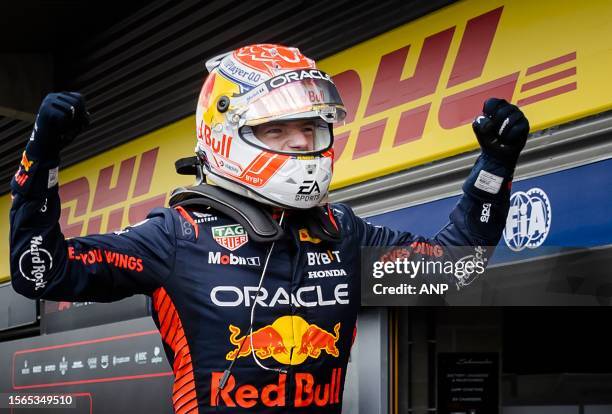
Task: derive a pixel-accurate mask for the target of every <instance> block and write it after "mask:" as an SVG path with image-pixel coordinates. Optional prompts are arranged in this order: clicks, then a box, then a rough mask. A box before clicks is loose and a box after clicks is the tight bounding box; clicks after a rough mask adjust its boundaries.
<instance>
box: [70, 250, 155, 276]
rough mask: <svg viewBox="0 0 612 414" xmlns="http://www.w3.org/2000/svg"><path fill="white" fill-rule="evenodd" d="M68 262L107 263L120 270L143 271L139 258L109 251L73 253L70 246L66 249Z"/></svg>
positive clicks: (85, 263)
mask: <svg viewBox="0 0 612 414" xmlns="http://www.w3.org/2000/svg"><path fill="white" fill-rule="evenodd" d="M68 260H75V261H80V262H82V263H83V264H84V265H93V264H96V263H107V264H110V265H112V266H114V267H117V268H120V269H126V270H132V271H135V272H139V273H140V272H142V271H143V270H144V266H143V264H142V259H141V258H139V257H134V256H130V255H127V254H123V253H117V252H111V251H109V250H101V249H93V250H88V251H86V252H83V253H75V251H74V247H72V246H70V247H68Z"/></svg>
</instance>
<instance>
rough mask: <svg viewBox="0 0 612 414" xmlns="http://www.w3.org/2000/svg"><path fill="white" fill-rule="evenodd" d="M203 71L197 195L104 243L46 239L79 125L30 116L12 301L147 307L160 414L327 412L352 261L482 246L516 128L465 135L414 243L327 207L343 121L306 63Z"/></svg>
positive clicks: (277, 49)
mask: <svg viewBox="0 0 612 414" xmlns="http://www.w3.org/2000/svg"><path fill="white" fill-rule="evenodd" d="M206 66H207V69H208V71H209V75H208V77H207V78H206V80H205V82H204V85H203V87H202V90H201V93H200V96H199V99H198V102H197V113H196V131H197V133H196V136H197V143H196V147H195V152H196V157H194V163H193V164H192V165H191V167H192V170H193V171H194V172H195V174H196V176H197V181H196V182H197V184H196V185H194V186H191V187H185V188H178V189H176V190H175V191H174V192H173V193H172V195H171V197H170V202H169V205H170V207H168V208H156V209H154V210H152V211H151V212H150V214H149V215H148V216H147V219H146V220H144V221H143V222H140V223H138V224H135V225H133V226H131V227H127V228H125V229H123V230H121V231H117V232H115V233H111V234H102V235H89V236H85V237H75V238H72V239H68V240H66V239H65V238H64V236H63V235H62V232H61V229H60V226H59V223H58V221H59V217H60V210H61V206H60V199H59V196H58V173H57V172H58V166H59V162H60V157H59V155H60V149H61V148H63V147H64V146H66V145H67V144H68V143H70V141H71V140H72V139H73V138H74V137H75V136H76V135H77V134H78V133H79V132H80V131H81V130H82V129H83V128H85V127H86V126H87V124H88V113H87V110H86V107H85V102H84V99H83V98H82V96H81V95H79V94H78V93H74V92H63V93H52V94H49V95H48V96H47V97H46V98H45V99H44V100H43V102H42V104H41V107H40V109H39V113H38V116H37V118H36V122H35V125H34V130H33V132H32V135H31V137H30V139H29V141H28V142H27V145H26V148H25V151H24V152H23V155H22V159H21V164H20V166H19V170H18V171H17V173H16V174H15V176H14V178H13V179H12V182H11V190H12V194H13V204H12V208H11V211H10V222H11V232H10V247H11V273H12V284H13V287H14V289H15V290H16V291H17V292H19V293H20V294H22V295H24V296H27V297H29V298H33V299H38V298H44V299H49V300H56V301H60V300H61V301H98V302H110V301H116V300H119V299H122V298H125V297H127V296H130V295H134V294H145V295H148V296H150V297H151V302H152V308H153V315H154V316H153V318H154V320H155V322H156V324H157V326H158V327H159V331H160V334H161V338H162V340H163V343H164V346H165V351H166V353H167V356H168V358H169V361H170V363H171V365H172V368H173V371H174V385H173V398H172V400H173V401H172V402H173V406H174V410H175V412H176V413H188V412H189V413H242V412H249V413H309V414H313V413H315V414H316V413H340V412H341V406H342V395H343V389H344V379H345V374H346V367H347V363H348V359H349V353H350V349H351V345H352V342H353V340H354V336H355V332H356V326H355V322H356V316H357V311H358V309H359V306H360V259H359V252H360V246H396V245H399V246H405V247H406V248H409V249H410V248H412V249H413V256H412V257H414V258H415V260H419V257H423V258H424V259H429V258H430V257H429V254H431V249H422V248H421V249H416V248H415V246H418V245H421V247H422V246H423V245H427V246H435V247H437V248H438V249H442V251H444V248H445V246H495V245H496V244H497V242H498V241H499V238H500V236H501V232H502V229H503V227H504V224H505V220H506V215H507V211H508V204H509V193H510V185H511V180H512V176H513V171H514V167H515V164H516V162H517V159H518V156H519V154H520V152H521V150H522V148H523V147H524V145H525V142H526V139H527V135H528V132H529V123H528V121H527V119H526V118H525V116H524V115H523V113H522V112H521V111H520V110H519V109H518V108H517V107H516V106H514V105H511V104H509V103H508V102H506V101H504V100H501V99H495V98H491V99H489V100H487V101H486V102H485V103H484V108H483V113H482V115H480V116H478V117H477V118H476V119H475V121H474V123H473V125H472V126H473V129H474V132H475V134H476V137H477V139H478V141H479V143H480V146H481V149H482V154H481V155H480V157H479V158H478V160H477V161H476V163H475V165H474V167H473V169H472V172H471V174H470V175H469V177H468V178H467V180H466V181H465V184H464V185H463V196H462V197H461V199H460V201H459V202H458V203H457V205H456V206H455V208H454V209H453V211H452V212H451V213H450V221H449V223H448V224H447V225H446V226H445V227H444V228H443V229H442V230H441V231H440V232H439V233H438V234H436V235H435V236H434V237H433V238H424V237H421V236H416V235H413V234H411V233H408V232H401V231H394V230H392V229H389V228H385V227H378V226H373V225H370V224H368V223H367V222H366V221H364V220H362V219H361V218H359V217H357V216H356V215H355V214H354V213H353V211H352V210H351V209H350V208H349V207H347V206H346V205H342V204H329V203H328V202H327V194H328V189H329V185H330V181H331V179H332V171H333V161H334V151H333V129H332V126H333V124H335V123H339V122H342V120H343V119H344V117H345V115H346V109H345V106H344V105H343V103H342V100H341V98H340V95H339V93H338V91H337V89H336V87H335V85H334V82H333V79H332V78H331V77H330V76H329V75H327V74H326V73H324V72H322V71H320V70H319V69H317V67H316V66H315V62H314V61H313V60H311V59H309V58H307V57H306V56H304V55H303V54H302V53H301V52H300V51H299V50H298V49H296V48H292V47H284V46H280V45H271V44H259V45H251V46H246V47H242V48H240V49H237V50H234V51H232V52H229V53H226V54H223V55H220V56H217V57H215V58H213V59H211V60H209V61H208V62H207V63H206ZM484 208H486V209H487V210H488V215H487V220H482V211H483V209H484ZM435 251H436V252H437V251H439V250H435ZM491 253H492V249H489V250H488V251H487V253H486V254H487V255H490V254H491ZM451 282H452V281H451Z"/></svg>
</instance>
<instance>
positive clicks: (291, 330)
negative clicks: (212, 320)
mask: <svg viewBox="0 0 612 414" xmlns="http://www.w3.org/2000/svg"><path fill="white" fill-rule="evenodd" d="M229 330H230V338H229V340H230V342H231V344H232V345H234V346H235V348H234V349H233V350H231V351H230V352H228V353H227V355H226V357H225V358H226V359H227V360H228V361H232V360H234V359H236V358H240V357H245V356H249V355H250V354H251V353H255V355H256V356H257V358H260V359H267V358H273V359H274V360H276V361H277V362H279V363H281V364H284V365H299V364H301V363H303V362H304V361H305V360H306V359H307V358H308V357H311V358H319V357H320V356H321V354H322V353H323V352H325V353H326V354H327V355H330V356H332V357H334V358H337V357H338V356H339V355H340V351H339V350H338V347H337V346H336V342H338V338H340V323H339V322H338V323H337V324H336V325H335V326H334V329H333V333H331V332H328V331H326V330H325V329H322V328H321V327H319V326H317V325H316V324H309V323H308V322H306V321H305V320H304V319H303V318H301V317H299V316H282V317H280V318H278V319H276V320H275V321H274V322H273V323H272V324H271V325H267V326H264V327H263V328H260V329H258V330H256V331H254V332H252V333H250V334H249V333H247V334H245V335H243V336H242V337H241V336H240V328H238V327H236V326H234V325H230V326H229Z"/></svg>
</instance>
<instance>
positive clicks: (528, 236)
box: [504, 188, 551, 252]
mask: <svg viewBox="0 0 612 414" xmlns="http://www.w3.org/2000/svg"><path fill="white" fill-rule="evenodd" d="M550 220H551V208H550V201H549V200H548V196H547V195H546V193H545V192H544V191H543V190H542V189H540V188H532V189H530V190H529V191H527V192H522V191H517V192H516V193H514V194H512V197H511V198H510V210H509V211H508V218H507V219H506V228H505V229H504V240H505V241H506V244H507V245H508V247H509V248H510V249H511V250H514V251H515V252H519V251H521V250H523V249H524V248H525V247H528V248H530V249H535V248H536V247H538V246H541V245H542V243H544V240H546V236H548V232H549V231H550Z"/></svg>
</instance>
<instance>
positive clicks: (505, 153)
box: [472, 98, 529, 171]
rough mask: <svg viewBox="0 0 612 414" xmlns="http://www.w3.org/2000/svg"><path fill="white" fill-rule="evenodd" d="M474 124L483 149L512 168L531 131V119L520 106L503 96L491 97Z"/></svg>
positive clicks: (473, 126)
mask: <svg viewBox="0 0 612 414" xmlns="http://www.w3.org/2000/svg"><path fill="white" fill-rule="evenodd" d="M472 128H473V129H474V133H475V134H476V138H477V139H478V142H479V144H480V147H481V148H482V152H483V153H485V154H487V155H488V156H490V157H491V158H494V159H495V160H496V161H498V162H500V163H501V164H503V165H504V166H506V167H508V168H510V169H511V170H512V171H513V170H514V167H515V166H516V162H517V161H518V157H519V155H520V154H521V151H522V150H523V148H524V147H525V143H526V142H527V135H528V134H529V121H528V120H527V118H525V115H524V114H523V113H522V112H521V110H520V109H519V108H518V107H517V106H516V105H512V104H510V103H508V102H507V101H506V100H504V99H497V98H489V99H487V100H486V101H485V103H484V105H483V108H482V115H480V116H478V117H476V119H474V122H473V123H472Z"/></svg>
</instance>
